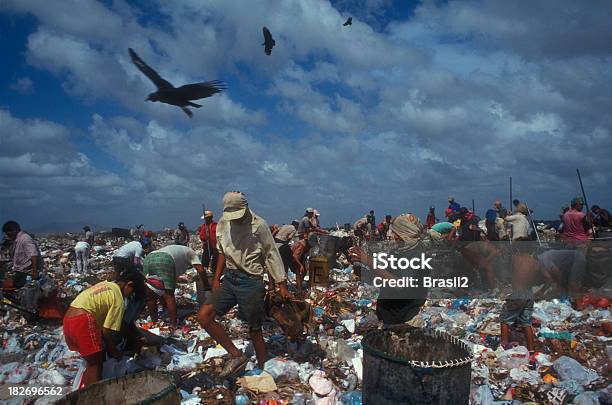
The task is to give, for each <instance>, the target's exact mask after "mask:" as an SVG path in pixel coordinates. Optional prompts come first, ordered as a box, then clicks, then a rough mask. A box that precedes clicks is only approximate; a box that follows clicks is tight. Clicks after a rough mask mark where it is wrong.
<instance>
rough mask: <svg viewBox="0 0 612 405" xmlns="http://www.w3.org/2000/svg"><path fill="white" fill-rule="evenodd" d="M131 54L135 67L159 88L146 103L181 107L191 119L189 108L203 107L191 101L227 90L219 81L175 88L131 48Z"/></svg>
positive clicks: (191, 114) (150, 95)
mask: <svg viewBox="0 0 612 405" xmlns="http://www.w3.org/2000/svg"><path fill="white" fill-rule="evenodd" d="M129 52H130V58H132V63H134V65H136V67H137V68H138V69H139V70H140V71H141V72H142V73H144V74H145V76H147V77H148V78H149V79H150V80H151V81H152V82H153V83H154V84H155V86H157V91H156V92H154V93H151V94H149V96H148V97H147V98H146V100H145V101H159V102H161V103H166V104H172V105H176V106H178V107H181V109H182V110H183V111H184V112H185V114H187V115H188V116H189V118H191V117H192V116H193V113H192V112H191V110H190V109H189V108H187V107H195V108H200V107H202V106H201V105H200V104H196V103H193V102H191V100H199V99H201V98H206V97H210V96H212V95H213V94H216V93H220V92H221V91H223V90H225V85H224V84H223V83H222V82H220V81H218V80H213V81H210V82H200V83H192V84H186V85H184V86H181V87H174V86H173V85H172V83H170V82H169V81H167V80H165V79H164V78H162V77H161V76H160V75H159V74H158V73H157V72H156V71H155V70H153V69H152V68H151V67H150V66H149V65H147V64H146V63H145V62H144V61H143V60H142V59H141V58H140V56H138V54H137V53H136V52H134V50H133V49H132V48H129Z"/></svg>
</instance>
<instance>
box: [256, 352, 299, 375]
mask: <svg viewBox="0 0 612 405" xmlns="http://www.w3.org/2000/svg"><path fill="white" fill-rule="evenodd" d="M299 367H300V365H299V364H298V363H296V362H295V361H292V360H285V359H282V358H279V357H275V358H273V359H270V360H268V361H266V363H265V364H264V370H265V371H266V372H268V373H270V375H271V376H272V377H273V378H274V380H278V379H279V378H281V377H283V378H286V379H289V380H291V379H294V378H296V377H297V376H298V371H299Z"/></svg>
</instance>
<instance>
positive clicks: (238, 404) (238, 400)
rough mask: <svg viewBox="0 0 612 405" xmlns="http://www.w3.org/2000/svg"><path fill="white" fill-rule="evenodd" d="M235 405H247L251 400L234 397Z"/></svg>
mask: <svg viewBox="0 0 612 405" xmlns="http://www.w3.org/2000/svg"><path fill="white" fill-rule="evenodd" d="M234 401H235V403H236V405H247V404H249V403H251V400H250V399H249V397H247V396H246V395H236V398H234Z"/></svg>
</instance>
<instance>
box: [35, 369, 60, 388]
mask: <svg viewBox="0 0 612 405" xmlns="http://www.w3.org/2000/svg"><path fill="white" fill-rule="evenodd" d="M36 381H37V383H38V384H39V385H43V386H51V385H52V386H60V387H63V386H64V385H66V378H65V377H64V376H63V375H62V374H61V373H60V372H59V371H57V370H45V371H43V372H42V373H41V374H40V375H39V376H38V377H37V378H36Z"/></svg>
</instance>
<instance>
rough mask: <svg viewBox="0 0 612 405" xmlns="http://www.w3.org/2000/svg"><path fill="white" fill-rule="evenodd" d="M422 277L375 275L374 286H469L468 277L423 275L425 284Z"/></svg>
mask: <svg viewBox="0 0 612 405" xmlns="http://www.w3.org/2000/svg"><path fill="white" fill-rule="evenodd" d="M419 279H420V277H399V278H383V277H374V280H373V281H374V287H378V288H381V287H391V288H418V287H425V288H468V287H469V278H468V277H451V278H433V277H423V278H422V279H423V283H422V284H423V285H420V284H421V283H419Z"/></svg>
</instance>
